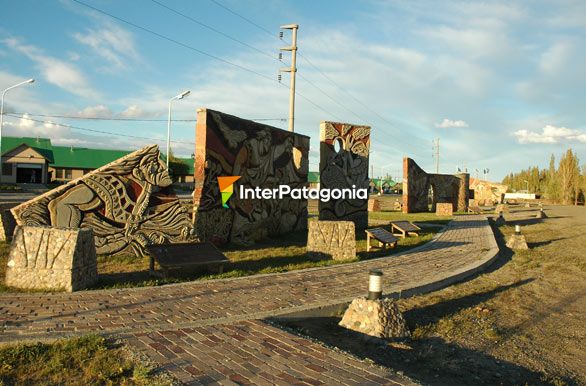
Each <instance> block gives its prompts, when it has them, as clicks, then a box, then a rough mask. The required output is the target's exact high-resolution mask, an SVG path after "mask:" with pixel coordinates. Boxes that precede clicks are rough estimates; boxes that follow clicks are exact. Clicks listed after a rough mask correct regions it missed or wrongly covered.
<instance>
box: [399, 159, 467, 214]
mask: <svg viewBox="0 0 586 386" xmlns="http://www.w3.org/2000/svg"><path fill="white" fill-rule="evenodd" d="M469 185H470V175H469V174H467V173H460V174H455V175H450V174H428V173H426V172H425V171H424V170H423V169H421V168H420V167H419V165H417V163H415V161H413V160H412V159H411V158H407V157H405V158H403V213H414V212H429V211H431V212H435V211H436V204H438V203H450V204H452V208H453V211H458V212H467V211H468V198H469V194H470V192H469Z"/></svg>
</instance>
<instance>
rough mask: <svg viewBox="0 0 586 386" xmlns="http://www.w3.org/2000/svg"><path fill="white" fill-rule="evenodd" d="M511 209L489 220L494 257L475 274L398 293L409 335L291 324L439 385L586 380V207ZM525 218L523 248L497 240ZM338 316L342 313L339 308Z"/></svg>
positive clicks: (317, 321)
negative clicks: (436, 287)
mask: <svg viewBox="0 0 586 386" xmlns="http://www.w3.org/2000/svg"><path fill="white" fill-rule="evenodd" d="M535 213H536V212H535V209H532V210H530V209H524V208H523V209H521V208H519V209H517V210H514V211H513V212H512V213H511V214H510V215H507V216H505V217H506V218H507V220H508V223H507V225H505V226H502V227H500V228H495V232H496V235H497V241H498V242H499V246H500V248H501V251H502V253H501V256H500V259H499V261H498V262H497V263H496V264H495V265H494V266H493V267H491V269H490V271H489V272H487V273H485V274H483V275H480V276H478V277H476V278H475V279H474V280H471V281H468V282H465V283H462V284H458V285H455V286H451V287H448V288H446V289H444V290H441V291H437V292H434V293H431V294H428V295H423V296H417V297H413V298H409V299H402V300H400V301H399V306H400V308H401V309H402V310H403V312H404V315H405V318H406V320H407V323H408V325H409V327H410V329H411V331H412V333H413V338H412V339H410V340H406V341H402V342H391V343H388V344H387V345H385V346H374V347H373V346H368V345H364V343H362V342H360V341H357V340H355V339H352V335H351V334H349V333H348V332H347V331H346V330H343V329H342V328H340V327H338V326H337V322H338V321H339V319H340V317H332V318H313V319H311V320H304V321H301V322H297V323H294V324H289V326H290V327H293V328H295V329H298V330H301V331H302V332H303V333H304V334H306V335H310V336H313V337H315V338H317V339H320V340H323V341H325V342H326V343H328V344H330V345H333V346H337V347H339V348H341V349H343V350H347V351H350V352H352V353H354V354H356V355H358V356H361V357H364V358H369V359H370V360H372V361H374V362H376V363H379V364H382V365H385V366H388V367H391V368H393V369H396V370H399V371H402V372H403V373H404V374H405V375H407V376H410V377H412V378H413V379H415V380H418V381H420V382H423V383H429V384H439V385H469V384H482V385H499V384H505V385H509V384H511V385H516V384H519V385H524V384H529V385H533V384H554V385H578V384H581V385H584V384H586V257H585V256H586V255H585V254H584V251H585V250H586V208H584V207H552V208H548V210H547V213H548V214H549V215H550V217H549V218H548V219H546V220H544V221H541V220H537V219H535V218H534V217H533V216H534V214H535ZM515 224H520V225H522V226H523V228H522V229H523V233H524V234H525V235H526V238H527V241H528V243H529V246H530V250H528V251H517V252H515V251H511V250H510V249H508V248H507V247H506V246H505V245H504V244H505V242H506V239H507V238H508V237H509V236H510V235H511V234H512V233H513V232H514V225H515ZM340 316H341V315H340Z"/></svg>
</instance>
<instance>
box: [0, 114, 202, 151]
mask: <svg viewBox="0 0 586 386" xmlns="http://www.w3.org/2000/svg"><path fill="white" fill-rule="evenodd" d="M4 115H7V116H10V117H14V118H19V119H25V120H27V121H32V122H37V123H45V124H50V125H55V126H60V127H65V128H69V129H73V130H81V131H88V132H92V133H100V134H108V135H114V136H117V137H126V138H134V139H145V140H148V141H156V142H162V143H165V142H166V140H165V139H159V138H152V137H143V136H140V135H130V134H120V133H114V132H111V131H105V130H96V129H88V128H86V127H80V126H73V125H69V124H64V123H59V122H52V121H46V120H42V119H35V118H29V117H23V116H18V115H16V114H13V113H5V114H4ZM170 142H174V143H183V144H189V145H195V142H190V141H185V140H181V141H177V140H171V141H170Z"/></svg>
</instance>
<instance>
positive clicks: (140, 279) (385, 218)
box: [0, 196, 450, 291]
mask: <svg viewBox="0 0 586 386" xmlns="http://www.w3.org/2000/svg"><path fill="white" fill-rule="evenodd" d="M395 199H396V197H392V196H389V197H383V198H382V200H381V201H382V202H383V207H385V205H386V206H387V207H390V206H392V205H391V204H390V202H392V201H393V200H395ZM310 207H311V208H313V209H312V210H310V215H311V217H310V219H309V221H314V220H315V219H316V216H315V215H316V213H315V210H317V205H310ZM392 220H410V221H418V222H425V223H432V224H436V225H445V224H446V223H447V222H449V220H450V218H448V217H437V216H436V215H435V214H433V213H414V214H402V213H400V212H392V211H384V212H376V213H370V214H369V223H370V226H388V223H389V221H392ZM439 229H440V228H425V229H424V230H423V232H421V234H420V236H419V237H409V238H406V239H401V240H399V242H398V245H397V247H396V248H394V249H391V250H387V251H378V250H373V251H371V252H366V234H365V233H364V232H363V231H359V232H357V234H356V250H357V256H356V259H353V260H347V261H344V262H340V261H334V260H331V259H316V258H312V257H309V256H308V255H307V254H306V244H307V231H300V232H294V233H290V234H287V235H285V236H282V237H276V238H272V239H270V240H264V241H260V242H257V243H256V244H255V245H253V246H251V247H239V246H233V245H228V246H223V247H220V249H221V250H222V252H223V253H224V254H225V255H226V256H227V257H228V259H230V264H226V266H225V267H224V272H223V273H222V274H217V273H210V272H209V271H207V270H203V269H202V270H199V271H194V272H189V273H181V272H179V273H178V272H175V273H173V272H171V275H170V277H168V278H165V279H159V278H153V277H152V276H150V275H149V272H148V267H149V261H148V259H140V258H137V257H135V256H128V255H127V256H125V255H118V256H99V257H98V272H99V275H100V276H99V282H98V283H97V285H96V286H94V287H93V288H94V289H96V288H123V287H140V286H156V285H162V284H168V283H176V282H182V281H190V280H208V279H218V278H230V277H240V276H248V275H255V274H264V273H276V272H287V271H292V270H297V269H303V268H313V267H323V266H329V265H335V264H345V263H350V262H355V261H360V260H366V259H372V258H375V257H381V256H384V255H387V254H396V253H400V252H403V251H405V250H408V249H410V248H414V247H416V246H419V245H421V244H423V243H425V242H428V241H429V240H431V238H432V237H433V235H434V233H436V232H437V231H438V230H439ZM8 247H9V246H8V245H7V244H6V243H0V291H14V289H10V288H7V287H6V286H4V271H5V269H6V258H7V253H8Z"/></svg>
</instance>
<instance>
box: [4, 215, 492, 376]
mask: <svg viewBox="0 0 586 386" xmlns="http://www.w3.org/2000/svg"><path fill="white" fill-rule="evenodd" d="M487 251H490V252H491V253H492V252H494V253H496V243H495V241H494V236H493V234H492V231H491V229H490V226H489V225H488V222H487V221H486V219H485V218H483V217H481V216H457V217H456V218H455V220H454V221H452V222H451V223H450V225H449V226H448V227H447V228H446V229H445V230H444V231H443V233H440V234H438V235H437V236H436V238H435V240H434V241H432V242H430V243H427V244H426V245H424V246H422V247H420V248H418V249H416V250H412V251H408V252H406V253H403V254H399V255H393V256H392V258H380V259H372V260H368V261H365V262H360V263H354V264H346V265H338V266H333V267H326V268H319V269H309V270H302V271H295V272H290V273H284V274H273V275H265V276H259V277H246V278H237V279H227V280H214V281H207V282H206V281H198V282H191V283H182V284H176V285H167V286H162V287H150V288H129V289H116V290H100V291H83V292H78V293H72V294H51V295H47V294H35V293H29V294H12V293H3V294H0V342H15V341H18V340H21V339H32V338H37V337H38V338H52V337H56V336H57V335H55V334H59V335H58V336H62V334H70V335H71V334H83V333H88V332H101V333H102V334H117V335H120V334H122V335H123V336H126V337H127V339H128V342H129V344H130V345H131V346H133V347H135V348H136V349H138V350H140V351H142V352H143V353H144V354H145V355H147V356H149V357H150V358H151V359H152V360H153V361H155V362H156V363H158V364H159V365H160V366H161V367H162V368H163V369H166V370H168V371H169V372H170V373H171V374H173V375H175V376H176V377H177V379H178V380H180V381H182V382H186V383H189V384H212V383H216V384H234V383H237V384H238V383H242V384H245V383H247V382H249V383H257V384H263V383H264V384H283V383H293V384H295V383H299V384H301V383H303V384H320V382H323V383H325V384H332V383H333V384H410V382H409V381H408V380H406V379H403V378H400V377H398V376H396V375H395V374H393V373H392V371H390V370H388V369H384V368H380V367H376V366H372V365H368V364H365V363H363V362H361V361H359V360H358V359H356V358H354V357H352V356H349V355H346V354H344V353H340V352H336V351H333V350H331V349H329V348H327V347H324V346H322V345H319V344H317V343H315V342H312V341H309V340H307V339H304V338H302V337H299V336H295V335H293V334H290V333H289V332H286V331H282V330H280V329H278V328H276V327H273V326H270V325H268V324H266V323H264V322H262V321H260V320H256V319H258V318H263V317H267V316H274V315H279V314H284V313H290V312H292V311H294V310H295V307H303V308H304V309H311V308H317V307H321V306H324V305H328V304H339V303H343V302H345V301H348V300H349V299H352V298H353V297H356V296H360V295H364V294H365V293H366V291H367V280H368V271H369V270H370V269H372V268H377V269H381V270H382V271H383V272H384V276H383V277H384V280H383V289H384V291H385V293H390V292H399V291H403V292H404V291H410V290H411V289H413V288H417V287H420V286H423V285H429V284H430V283H434V282H439V281H445V280H450V278H451V277H452V276H453V275H454V273H455V272H456V271H459V270H461V269H462V268H463V267H468V266H470V267H471V268H474V267H475V266H476V265H479V264H480V263H483V262H484V260H483V259H487V257H486V256H489V253H487ZM435 285H439V284H435ZM260 311H262V314H260V313H259V312H260Z"/></svg>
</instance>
